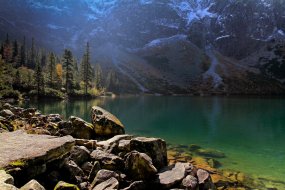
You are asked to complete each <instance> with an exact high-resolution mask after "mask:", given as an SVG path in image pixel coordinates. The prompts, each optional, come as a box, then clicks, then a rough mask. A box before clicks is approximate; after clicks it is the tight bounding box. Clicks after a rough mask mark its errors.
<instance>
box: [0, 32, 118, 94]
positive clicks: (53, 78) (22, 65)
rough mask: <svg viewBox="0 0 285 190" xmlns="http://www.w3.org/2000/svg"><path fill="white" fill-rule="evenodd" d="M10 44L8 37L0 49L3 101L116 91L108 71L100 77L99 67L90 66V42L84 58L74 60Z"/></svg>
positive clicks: (21, 43)
mask: <svg viewBox="0 0 285 190" xmlns="http://www.w3.org/2000/svg"><path fill="white" fill-rule="evenodd" d="M27 44H28V42H27V40H26V38H25V37H23V40H22V41H19V40H11V39H10V37H9V35H8V34H7V36H6V39H5V41H3V42H1V49H0V73H1V75H0V97H2V98H13V99H19V98H55V99H64V98H81V97H83V98H88V97H89V98H92V97H97V96H100V95H103V94H104V93H105V92H106V91H107V90H110V91H111V90H112V89H113V88H115V86H116V83H117V80H118V79H117V78H116V76H115V73H114V71H112V70H110V71H108V72H107V73H106V75H105V76H106V77H105V76H103V72H102V69H101V66H100V64H99V63H92V61H91V52H90V45H89V42H86V46H85V51H84V55H83V56H82V57H81V58H78V57H76V56H75V55H74V54H73V53H72V51H71V50H69V49H64V51H63V54H62V55H57V54H56V53H54V52H51V51H47V50H46V49H44V48H41V47H38V46H37V45H36V42H35V39H34V38H32V40H31V42H30V45H27Z"/></svg>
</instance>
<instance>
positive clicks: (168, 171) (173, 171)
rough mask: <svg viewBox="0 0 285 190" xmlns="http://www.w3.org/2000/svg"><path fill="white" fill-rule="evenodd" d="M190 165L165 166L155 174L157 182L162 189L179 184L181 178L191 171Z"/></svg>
mask: <svg viewBox="0 0 285 190" xmlns="http://www.w3.org/2000/svg"><path fill="white" fill-rule="evenodd" d="M192 167H193V166H192V165H191V164H189V163H179V162H178V163H176V164H175V165H171V166H167V167H165V168H163V169H162V171H160V172H159V173H158V174H157V178H158V179H157V182H158V183H159V184H160V186H161V187H162V188H167V189H168V188H171V187H173V186H174V185H175V184H178V183H181V182H182V180H183V178H184V177H185V176H186V175H187V173H189V172H190V171H191V170H192Z"/></svg>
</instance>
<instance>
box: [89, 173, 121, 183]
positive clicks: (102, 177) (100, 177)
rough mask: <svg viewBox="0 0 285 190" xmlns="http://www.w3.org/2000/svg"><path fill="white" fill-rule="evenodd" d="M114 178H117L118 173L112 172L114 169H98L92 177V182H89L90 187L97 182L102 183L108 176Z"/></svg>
mask: <svg viewBox="0 0 285 190" xmlns="http://www.w3.org/2000/svg"><path fill="white" fill-rule="evenodd" d="M112 177H114V178H116V179H118V178H119V175H118V174H117V173H116V172H114V171H111V170H104V169H103V170H100V171H98V173H97V175H96V177H95V178H94V180H93V182H92V184H91V187H94V186H95V185H97V184H99V183H102V182H104V181H106V180H108V179H110V178H112Z"/></svg>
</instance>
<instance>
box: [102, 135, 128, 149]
mask: <svg viewBox="0 0 285 190" xmlns="http://www.w3.org/2000/svg"><path fill="white" fill-rule="evenodd" d="M132 138H133V136H132V135H116V136H114V137H112V138H110V139H108V140H106V141H99V142H98V143H97V146H99V147H101V148H103V150H106V151H108V152H116V151H118V146H119V143H120V142H121V141H124V140H131V139H132Z"/></svg>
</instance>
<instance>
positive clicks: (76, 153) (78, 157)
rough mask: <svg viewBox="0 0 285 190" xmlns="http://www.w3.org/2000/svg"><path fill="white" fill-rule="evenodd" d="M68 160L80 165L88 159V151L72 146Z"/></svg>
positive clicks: (81, 147)
mask: <svg viewBox="0 0 285 190" xmlns="http://www.w3.org/2000/svg"><path fill="white" fill-rule="evenodd" d="M69 159H70V160H73V161H74V162H75V163H76V164H77V165H81V164H83V163H84V162H86V161H88V160H89V159H90V151H89V150H88V149H87V148H86V147H84V146H74V147H73V148H72V150H71V152H70V156H69Z"/></svg>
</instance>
